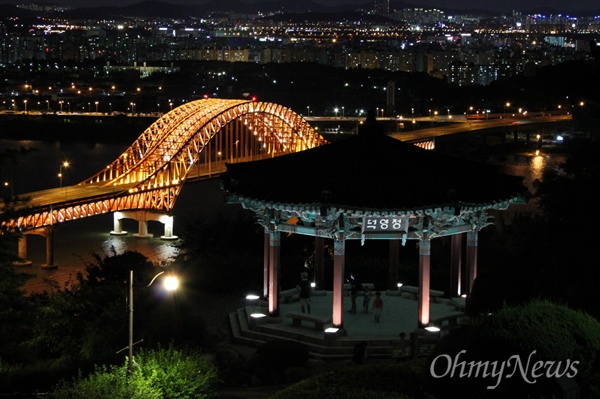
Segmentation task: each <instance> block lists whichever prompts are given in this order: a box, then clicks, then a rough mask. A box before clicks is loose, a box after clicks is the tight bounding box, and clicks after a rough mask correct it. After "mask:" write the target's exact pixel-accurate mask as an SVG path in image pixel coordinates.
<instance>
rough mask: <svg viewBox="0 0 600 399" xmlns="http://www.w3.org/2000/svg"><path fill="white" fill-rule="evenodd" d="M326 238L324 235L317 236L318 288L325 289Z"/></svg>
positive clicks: (315, 265)
mask: <svg viewBox="0 0 600 399" xmlns="http://www.w3.org/2000/svg"><path fill="white" fill-rule="evenodd" d="M324 251H325V239H324V238H323V237H315V258H314V262H315V263H314V267H315V283H316V287H315V289H317V290H324V289H325V259H324Z"/></svg>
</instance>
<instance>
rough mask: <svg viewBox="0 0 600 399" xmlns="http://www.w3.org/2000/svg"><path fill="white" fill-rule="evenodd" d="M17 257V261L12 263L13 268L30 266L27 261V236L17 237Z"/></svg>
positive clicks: (30, 263)
mask: <svg viewBox="0 0 600 399" xmlns="http://www.w3.org/2000/svg"><path fill="white" fill-rule="evenodd" d="M17 251H18V252H17V256H18V257H19V260H16V261H14V262H13V263H12V264H13V266H19V267H22V266H31V265H32V262H31V261H30V260H27V236H26V235H24V236H22V237H19V242H18V250H17Z"/></svg>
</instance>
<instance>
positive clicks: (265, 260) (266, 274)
mask: <svg viewBox="0 0 600 399" xmlns="http://www.w3.org/2000/svg"><path fill="white" fill-rule="evenodd" d="M270 240H271V235H270V234H269V231H268V230H267V229H265V239H264V244H263V298H268V297H269V258H270V256H271V253H270V250H269V248H270V246H269V242H270Z"/></svg>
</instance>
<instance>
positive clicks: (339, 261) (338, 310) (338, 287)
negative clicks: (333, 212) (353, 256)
mask: <svg viewBox="0 0 600 399" xmlns="http://www.w3.org/2000/svg"><path fill="white" fill-rule="evenodd" d="M345 252H346V241H345V240H344V239H337V238H336V239H335V240H334V241H333V310H332V316H331V320H332V323H333V326H334V327H337V328H344V261H345V256H346V255H345Z"/></svg>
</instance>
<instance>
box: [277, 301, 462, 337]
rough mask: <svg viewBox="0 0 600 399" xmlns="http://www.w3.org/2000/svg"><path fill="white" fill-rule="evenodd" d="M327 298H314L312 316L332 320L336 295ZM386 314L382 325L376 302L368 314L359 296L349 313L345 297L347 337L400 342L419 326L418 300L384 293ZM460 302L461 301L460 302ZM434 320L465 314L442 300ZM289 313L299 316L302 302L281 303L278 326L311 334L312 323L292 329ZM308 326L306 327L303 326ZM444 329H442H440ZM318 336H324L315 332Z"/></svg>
mask: <svg viewBox="0 0 600 399" xmlns="http://www.w3.org/2000/svg"><path fill="white" fill-rule="evenodd" d="M324 294H325V295H323V296H318V295H314V296H313V297H312V298H311V314H312V315H315V316H322V317H331V311H332V308H333V296H332V292H331V291H326V292H324ZM381 297H382V299H383V303H384V306H383V312H382V314H381V318H380V322H379V323H376V322H375V319H374V315H373V310H372V305H373V299H371V301H370V304H369V311H368V313H364V312H363V297H362V296H359V297H358V298H357V300H356V304H357V312H356V313H355V314H353V313H350V309H351V301H350V297H349V296H345V297H344V309H345V313H344V321H343V322H344V329H345V330H346V333H347V337H348V338H362V337H365V338H369V339H397V338H398V336H399V334H400V333H401V332H405V333H406V337H407V338H408V337H409V335H410V333H411V332H413V331H415V330H416V329H417V327H418V318H417V314H418V301H417V300H416V299H413V298H407V297H404V296H400V295H388V294H386V292H385V291H383V292H382V296H381ZM459 301H460V300H459ZM430 306H431V307H430V315H431V317H430V318H431V319H432V320H435V319H436V318H439V317H445V316H451V315H462V312H460V311H458V310H457V309H456V307H455V306H453V305H452V303H451V302H450V301H449V300H447V299H443V298H442V299H440V302H439V303H438V302H433V301H432V302H431V304H430ZM288 312H293V313H300V312H301V308H300V302H298V301H295V302H291V303H282V304H280V315H281V318H282V320H283V322H282V323H280V324H275V326H277V328H281V329H285V330H289V329H292V328H293V329H294V330H295V331H298V330H299V329H301V330H302V331H303V332H305V333H306V334H310V329H311V328H312V327H313V326H312V325H311V323H307V322H303V327H293V326H292V325H291V319H290V318H289V317H285V314H286V313H288ZM304 326H306V327H304ZM440 327H441V326H440ZM314 333H315V335H319V334H322V333H318V332H316V331H315V332H314Z"/></svg>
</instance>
